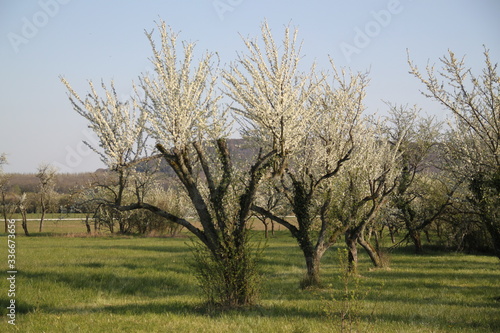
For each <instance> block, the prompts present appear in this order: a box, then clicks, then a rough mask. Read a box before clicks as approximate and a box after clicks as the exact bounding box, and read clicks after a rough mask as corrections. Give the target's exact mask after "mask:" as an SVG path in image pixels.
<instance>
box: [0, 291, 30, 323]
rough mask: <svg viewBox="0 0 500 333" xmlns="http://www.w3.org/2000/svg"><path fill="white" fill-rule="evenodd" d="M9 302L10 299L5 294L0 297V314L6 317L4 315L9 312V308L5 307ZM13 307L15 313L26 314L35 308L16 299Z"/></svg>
mask: <svg viewBox="0 0 500 333" xmlns="http://www.w3.org/2000/svg"><path fill="white" fill-rule="evenodd" d="M10 304H11V303H10V299H7V298H6V297H5V296H2V297H0V316H2V317H6V315H7V314H8V313H9V309H8V308H7V307H8V306H10ZM15 307H16V308H15V313H16V315H19V314H26V313H29V312H32V311H34V310H35V307H34V306H31V305H28V304H25V303H20V302H17V301H16V303H15ZM3 319H4V318H3Z"/></svg>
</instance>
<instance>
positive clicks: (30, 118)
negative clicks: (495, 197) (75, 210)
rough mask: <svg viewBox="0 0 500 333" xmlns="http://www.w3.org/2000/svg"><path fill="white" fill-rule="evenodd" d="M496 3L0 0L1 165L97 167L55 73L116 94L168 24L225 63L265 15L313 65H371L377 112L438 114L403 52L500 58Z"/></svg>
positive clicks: (477, 64)
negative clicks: (287, 29)
mask: <svg viewBox="0 0 500 333" xmlns="http://www.w3.org/2000/svg"><path fill="white" fill-rule="evenodd" d="M499 17H500V1H498V0H474V1H472V0H468V1H465V0H443V1H437V0H435V1H417V0H413V1H412V0H399V1H397V0H381V1H378V0H372V1H361V0H359V1H337V0H335V1H326V0H316V1H314V0H313V1H296V0H288V1H284V0H277V1H264V0H253V1H251V0H191V1H166V0H163V1H160V0H148V1H125V0H121V1H118V0H107V1H97V0H39V1H37V0H34V1H32V0H23V1H18V0H0V64H1V65H0V153H2V152H4V153H7V157H8V160H9V165H7V166H6V167H5V168H4V170H5V171H7V172H35V171H36V168H37V166H38V165H39V164H40V163H42V162H43V163H52V164H53V165H55V166H56V167H58V168H59V171H60V172H82V171H93V170H95V169H97V168H100V167H102V166H103V165H102V164H101V163H100V161H99V159H98V157H97V156H96V155H95V154H94V153H91V152H90V151H89V150H88V149H87V148H86V147H84V146H83V145H82V143H81V141H82V140H92V137H91V134H90V133H89V130H88V129H87V124H86V122H85V120H84V119H83V118H81V117H80V116H79V115H77V114H76V113H75V112H74V111H73V110H72V108H71V105H70V104H69V101H68V99H67V96H66V91H65V88H64V87H63V85H62V84H61V83H60V81H59V78H58V77H59V75H63V76H64V77H66V78H67V79H68V81H69V82H70V83H71V84H72V85H73V87H74V88H75V89H76V90H77V91H78V92H79V93H80V94H82V95H83V94H84V93H85V92H86V91H87V87H88V86H87V80H93V81H95V82H99V81H100V80H101V79H103V80H104V81H105V82H109V81H110V80H111V79H113V80H114V81H115V84H116V86H117V88H118V92H119V94H120V95H122V96H123V97H124V98H125V97H126V96H128V95H129V94H130V93H131V83H132V81H137V77H138V76H139V75H140V73H141V72H145V71H147V70H148V69H149V68H150V65H149V61H148V57H149V56H150V47H149V44H148V41H147V39H146V37H145V36H144V30H145V29H146V30H151V29H153V28H154V27H155V24H154V21H155V20H158V19H159V18H161V19H163V20H165V21H166V22H167V24H169V25H170V26H171V27H172V28H173V29H174V30H175V31H180V32H181V35H180V38H181V39H185V40H189V41H196V42H197V51H198V54H199V55H201V54H202V53H203V52H204V51H206V50H208V51H211V52H218V54H219V55H220V57H221V61H222V63H223V64H224V63H229V62H231V61H232V60H233V59H235V56H236V52H237V51H240V52H241V51H244V48H243V43H242V41H241V37H240V34H241V35H243V36H252V37H254V36H258V34H259V26H260V24H261V23H262V21H263V20H264V19H267V21H268V22H269V24H270V26H271V27H272V29H273V32H274V35H275V36H276V38H279V36H281V34H282V31H283V27H284V26H285V25H287V24H289V23H290V24H291V25H292V26H295V27H297V28H298V29H299V38H300V39H301V40H303V54H304V59H303V64H304V66H305V67H308V66H309V65H310V64H311V63H312V62H313V61H316V62H317V64H318V68H319V69H328V56H331V57H332V58H333V60H334V61H335V63H336V64H337V66H345V67H349V68H350V69H351V70H353V71H366V70H368V69H369V70H370V79H371V84H370V87H369V88H368V91H367V98H366V101H365V104H366V107H367V109H368V111H370V112H379V113H381V114H383V112H384V111H385V109H386V106H385V104H384V103H383V102H382V101H383V100H387V101H390V102H393V103H399V104H409V105H414V104H417V105H418V106H420V107H421V108H422V109H423V112H425V113H427V114H433V115H437V116H438V117H443V118H444V117H445V115H446V114H445V112H444V111H443V110H442V109H441V107H440V106H439V105H437V104H436V103H433V102H430V101H428V100H425V98H423V96H421V94H420V92H419V89H421V88H422V87H421V86H420V85H419V84H418V82H417V81H416V79H415V78H413V77H412V76H410V75H409V74H408V65H407V63H406V49H409V50H410V53H411V57H412V59H413V60H414V62H415V63H417V64H418V65H419V66H420V67H424V66H425V65H426V64H427V62H428V61H430V62H431V63H435V62H438V59H439V57H442V56H443V55H445V54H446V52H447V50H448V49H451V50H452V51H454V52H455V53H456V54H457V55H459V56H463V55H466V63H467V65H468V66H469V67H472V68H473V69H475V70H476V72H477V71H479V70H480V69H481V68H482V65H483V60H484V57H483V54H482V53H483V45H486V46H487V47H488V48H489V49H490V56H491V59H492V60H493V61H494V62H499V61H498V59H499V58H500V19H499Z"/></svg>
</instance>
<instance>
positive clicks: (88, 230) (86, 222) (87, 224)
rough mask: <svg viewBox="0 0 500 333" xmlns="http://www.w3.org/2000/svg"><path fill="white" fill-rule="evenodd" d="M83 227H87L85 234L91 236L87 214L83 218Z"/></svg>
mask: <svg viewBox="0 0 500 333" xmlns="http://www.w3.org/2000/svg"><path fill="white" fill-rule="evenodd" d="M85 226H86V227H87V234H89V235H90V234H91V233H92V230H91V229H90V224H89V215H88V214H87V215H86V216H85Z"/></svg>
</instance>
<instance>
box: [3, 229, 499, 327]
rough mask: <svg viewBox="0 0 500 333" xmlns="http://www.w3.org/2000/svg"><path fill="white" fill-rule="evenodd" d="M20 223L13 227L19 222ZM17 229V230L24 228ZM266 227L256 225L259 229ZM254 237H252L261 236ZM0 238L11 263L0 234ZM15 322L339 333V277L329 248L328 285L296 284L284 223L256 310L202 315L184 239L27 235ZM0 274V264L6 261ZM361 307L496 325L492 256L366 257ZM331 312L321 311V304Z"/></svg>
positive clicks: (299, 270) (296, 262)
mask: <svg viewBox="0 0 500 333" xmlns="http://www.w3.org/2000/svg"><path fill="white" fill-rule="evenodd" d="M19 227H20V226H19ZM21 231H22V229H20V228H19V230H18V232H19V233H20V232H21ZM261 234H262V232H259V235H261ZM256 238H257V237H256ZM2 239H3V241H2V242H1V244H3V245H2V249H1V250H0V252H1V253H3V258H4V260H3V261H4V263H3V264H2V265H3V266H2V267H6V266H5V265H6V261H7V246H6V243H7V242H6V237H5V235H3V236H2ZM16 241H17V243H16V250H17V269H18V271H19V273H18V274H17V281H16V288H17V290H16V292H17V295H16V302H17V305H18V307H17V318H16V319H17V320H16V326H14V327H12V325H9V324H7V319H6V317H5V313H6V306H7V304H6V302H8V298H7V292H6V291H7V290H8V286H7V280H6V279H5V278H2V279H1V283H0V300H1V303H2V305H1V310H0V311H1V312H2V322H0V332H11V331H13V332H15V331H18V332H336V331H339V328H340V319H339V314H338V302H335V301H332V300H331V297H332V295H333V296H334V297H336V298H337V299H339V294H340V291H339V290H340V289H341V287H342V286H341V283H340V281H339V267H338V264H337V260H336V251H335V249H332V250H330V251H329V252H327V254H326V255H325V257H324V259H323V264H322V277H323V282H324V283H325V285H328V284H331V285H332V287H331V288H329V287H325V288H324V289H319V290H306V291H304V290H299V288H298V286H299V280H300V279H301V278H302V277H303V274H304V264H303V258H302V254H301V252H300V251H299V249H298V247H297V246H296V244H295V242H294V240H293V239H291V237H289V235H288V233H286V232H279V233H277V237H275V238H272V239H270V240H269V241H268V243H267V246H266V248H265V250H264V258H263V259H262V272H263V274H264V280H263V284H262V297H261V301H260V303H259V305H258V306H256V307H254V308H251V309H243V310H238V311H236V310H233V311H226V312H207V310H205V309H204V307H203V306H202V301H203V300H202V299H201V298H200V296H199V292H198V289H197V286H196V280H195V278H194V276H193V273H192V272H191V271H190V269H189V268H188V266H187V265H186V260H187V259H188V258H189V257H190V254H189V249H188V244H189V242H190V241H189V239H188V238H139V237H54V236H52V237H29V238H27V237H24V236H21V235H20V236H18V238H17V239H16ZM3 271H4V273H3V274H4V275H7V274H6V273H5V271H6V269H4V270H3ZM360 274H361V278H360V281H361V285H362V290H367V291H368V294H367V295H366V296H363V297H362V299H361V300H360V301H359V304H358V308H357V309H356V311H357V312H358V313H359V315H360V319H359V321H357V322H356V323H355V328H357V329H358V330H359V331H365V332H495V331H499V330H500V302H499V301H496V300H495V298H496V297H499V296H500V265H499V262H498V259H496V258H494V257H488V256H472V255H465V254H454V253H444V252H431V253H428V254H427V255H424V256H415V255H413V254H411V252H410V251H407V250H406V249H401V250H398V251H396V252H393V253H392V254H391V268H390V269H384V270H373V269H371V266H370V264H369V262H368V259H367V258H366V257H364V256H361V262H360ZM328 308H329V309H330V311H329V312H330V315H328V313H327V311H325V310H326V309H328Z"/></svg>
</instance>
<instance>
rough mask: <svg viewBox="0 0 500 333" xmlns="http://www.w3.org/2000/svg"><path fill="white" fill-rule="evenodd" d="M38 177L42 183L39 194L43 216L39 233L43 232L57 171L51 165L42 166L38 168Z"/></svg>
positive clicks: (39, 186)
mask: <svg viewBox="0 0 500 333" xmlns="http://www.w3.org/2000/svg"><path fill="white" fill-rule="evenodd" d="M36 177H37V178H38V180H39V182H40V183H39V185H38V193H39V195H40V210H41V214H42V215H41V217H40V227H39V229H38V231H39V232H42V229H43V220H44V218H45V214H46V213H47V211H48V209H49V206H50V201H51V199H52V197H53V192H54V187H55V185H56V169H55V168H54V167H52V166H51V165H49V164H41V165H39V166H38V171H37V174H36Z"/></svg>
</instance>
